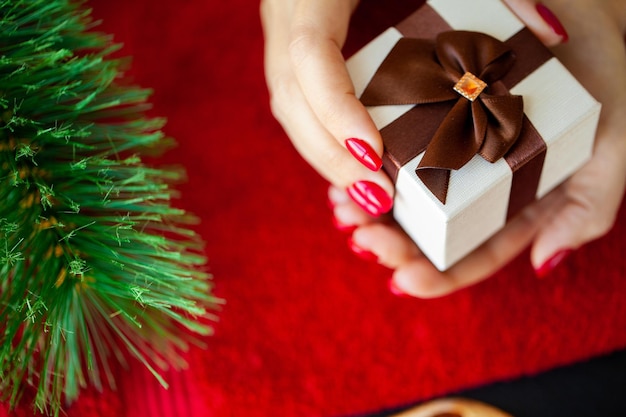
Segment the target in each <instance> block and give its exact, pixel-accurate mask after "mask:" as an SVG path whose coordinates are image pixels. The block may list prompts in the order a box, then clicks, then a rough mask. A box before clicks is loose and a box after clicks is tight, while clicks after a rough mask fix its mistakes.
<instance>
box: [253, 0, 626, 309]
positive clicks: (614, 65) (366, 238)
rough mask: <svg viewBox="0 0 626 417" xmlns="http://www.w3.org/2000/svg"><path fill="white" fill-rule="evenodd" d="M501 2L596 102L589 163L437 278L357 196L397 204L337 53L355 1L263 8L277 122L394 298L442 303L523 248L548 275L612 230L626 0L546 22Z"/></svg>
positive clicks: (624, 172)
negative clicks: (353, 144) (371, 194)
mask: <svg viewBox="0 0 626 417" xmlns="http://www.w3.org/2000/svg"><path fill="white" fill-rule="evenodd" d="M505 3H506V4H507V5H508V6H509V7H510V8H511V9H512V10H513V11H514V12H515V13H516V14H517V15H518V16H519V17H520V18H521V19H522V20H524V22H525V23H526V25H527V26H528V27H529V28H530V29H531V30H533V32H534V33H535V34H536V35H537V36H538V37H539V38H540V39H541V40H542V41H543V42H544V44H546V45H548V46H551V47H553V51H554V52H555V54H556V55H557V56H558V57H559V58H560V59H561V61H562V62H563V63H564V64H565V65H566V66H567V67H568V68H569V69H570V71H572V72H573V73H574V75H576V76H577V78H578V79H579V80H580V81H581V82H582V83H583V85H585V86H586V87H587V89H588V90H589V91H590V92H591V93H592V94H593V95H594V96H595V97H596V99H598V100H599V101H600V102H601V103H602V104H603V109H602V113H601V117H600V124H599V128H598V132H597V137H596V145H595V149H594V155H593V157H592V159H591V160H590V161H589V162H588V163H587V164H586V165H585V166H584V167H583V168H582V169H581V170H580V171H579V172H577V173H576V174H575V175H574V176H572V177H571V178H570V179H569V180H568V181H567V182H565V183H564V184H563V185H561V186H560V187H558V188H557V189H555V190H554V191H553V192H551V193H550V194H549V195H547V196H546V197H544V198H543V199H541V200H540V201H539V202H537V203H535V204H533V205H531V206H530V207H528V208H527V209H525V210H524V211H523V212H522V213H521V214H520V215H518V216H517V217H516V218H515V219H513V220H512V221H511V222H509V223H508V224H507V226H506V227H505V228H503V229H502V230H501V231H500V232H499V233H497V234H496V235H495V236H494V237H493V238H491V239H490V240H489V241H487V242H486V243H485V244H483V245H482V246H481V247H479V248H478V249H476V250H475V251H474V252H472V254H470V255H468V256H467V257H466V258H464V259H463V260H461V261H460V262H458V263H457V264H456V265H454V266H453V267H452V268H450V269H449V270H447V271H445V272H440V271H438V270H437V269H436V268H434V266H433V265H432V264H431V263H430V262H429V261H428V260H427V259H426V258H425V257H424V256H423V255H422V254H421V252H420V251H419V248H417V247H416V246H415V244H414V243H413V242H412V241H411V240H410V238H409V237H408V236H407V235H406V234H405V233H404V232H403V231H402V230H401V229H400V228H399V227H398V226H397V224H395V223H394V222H393V221H391V219H390V218H389V216H388V215H386V214H384V213H383V212H384V211H387V210H388V209H389V208H390V205H386V204H385V203H386V202H385V201H384V198H380V199H379V200H382V201H378V202H376V201H375V202H374V204H373V205H368V204H363V201H362V200H360V198H359V197H361V196H362V193H360V191H359V190H361V188H362V187H361V188H357V191H355V184H360V185H361V186H362V184H366V186H368V187H373V189H374V190H375V191H377V192H379V194H380V193H381V192H382V193H384V194H386V195H388V196H392V195H393V185H392V184H391V182H390V180H389V179H388V178H387V177H386V176H385V175H384V173H382V172H381V171H380V170H379V169H378V165H377V164H376V162H378V161H377V160H376V157H377V156H378V157H379V156H380V155H381V154H382V140H381V139H380V135H379V133H378V131H377V130H376V128H375V127H374V125H373V123H372V121H371V119H370V118H369V115H368V114H367V112H366V110H365V109H364V107H363V106H362V105H361V104H360V102H359V101H358V100H357V99H356V97H355V96H354V92H353V89H352V84H351V82H350V79H349V77H348V75H347V72H346V70H345V65H344V61H343V58H342V56H341V53H340V48H341V46H342V45H343V42H344V40H345V36H346V32H347V25H348V21H349V18H350V14H351V13H352V11H353V10H354V8H355V7H356V5H357V2H356V1H345V2H337V1H333V0H315V1H309V0H266V1H264V2H263V3H262V6H261V11H262V18H263V23H264V30H265V35H266V76H267V81H268V87H269V90H270V94H271V103H272V110H273V112H274V115H275V116H276V118H277V119H278V120H279V121H280V122H281V124H282V125H283V127H284V128H285V130H286V132H287V134H288V136H289V137H290V139H291V141H292V142H293V144H294V146H295V147H296V149H297V150H298V151H299V152H300V154H301V155H302V156H303V157H304V158H305V159H306V160H307V161H308V162H309V163H310V164H311V165H312V166H313V167H314V168H315V169H316V170H317V171H318V172H319V173H320V174H321V175H322V176H323V177H325V178H326V179H328V180H329V181H330V182H331V184H332V186H331V187H330V189H329V200H330V202H331V205H332V207H333V214H334V217H335V219H336V224H338V225H340V227H342V228H346V229H350V230H352V229H355V230H354V232H353V234H352V236H351V239H350V242H351V246H352V248H353V249H354V250H355V251H356V252H358V253H360V254H361V255H367V257H369V258H376V259H377V260H378V262H379V263H381V264H382V265H385V266H387V267H389V268H391V269H393V271H394V272H393V278H392V281H391V283H392V288H393V289H394V290H395V291H397V292H401V293H405V294H410V295H414V296H418V297H436V296H442V295H445V294H448V293H450V292H453V291H455V290H457V289H460V288H463V287H465V286H468V285H471V284H473V283H476V282H479V281H482V280H483V279H486V278H487V277H489V276H491V275H492V274H493V273H495V272H496V271H497V270H498V269H500V268H501V267H502V266H504V265H505V264H507V263H508V262H509V261H510V260H511V259H513V258H514V257H516V256H517V255H518V254H519V253H520V252H521V251H523V250H524V249H525V248H526V247H528V245H532V249H531V263H532V265H533V267H534V268H535V270H536V271H537V272H538V274H539V275H545V274H547V273H548V272H549V271H550V270H551V269H552V268H553V267H554V266H556V264H558V262H559V261H561V260H562V259H563V258H564V257H565V256H566V255H567V254H568V253H570V252H571V251H572V250H575V249H577V248H579V247H580V246H582V245H584V244H585V243H587V242H589V241H591V240H594V239H596V238H598V237H600V236H602V235H604V234H605V233H606V232H607V231H608V230H610V229H611V227H612V225H613V224H614V221H615V216H616V213H617V210H618V208H619V205H620V202H621V200H622V198H623V194H624V187H625V181H626V163H625V162H624V161H625V160H626V159H625V158H626V118H625V117H624V115H625V114H626V52H625V47H624V33H625V32H626V0H546V1H544V2H543V4H545V6H547V7H548V9H547V10H548V15H547V20H546V14H545V13H543V14H542V13H539V12H540V11H545V10H546V9H545V8H544V7H543V5H542V6H539V8H538V7H537V3H536V2H535V1H530V0H507V1H505ZM550 10H551V11H552V12H553V14H551V13H549V11H550ZM556 16H558V18H556ZM554 19H556V21H557V23H555V21H554ZM559 23H560V24H562V27H559V26H560V25H559ZM563 30H566V33H567V35H569V36H567V35H565V34H564V32H563ZM568 37H569V39H567V38H568ZM565 40H568V41H567V42H566V43H563V41H565ZM348 138H358V139H359V142H357V145H359V146H364V148H361V149H365V150H366V151H367V150H369V151H370V153H369V154H368V155H367V156H370V158H369V159H367V160H363V158H361V161H359V160H358V158H357V157H355V156H354V155H353V154H351V153H350V152H349V150H348V149H346V146H347V145H350V143H346V141H345V140H346V139H348ZM368 147H369V148H368ZM357 155H361V156H362V155H363V153H359V152H357ZM355 194H356V197H357V198H356V199H355ZM351 197H352V198H351ZM355 200H356V201H357V202H359V203H360V204H357V203H355ZM366 203H367V202H366ZM376 203H378V204H376Z"/></svg>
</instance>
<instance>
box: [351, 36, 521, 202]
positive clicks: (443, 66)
mask: <svg viewBox="0 0 626 417" xmlns="http://www.w3.org/2000/svg"><path fill="white" fill-rule="evenodd" d="M513 61H514V56H513V53H512V51H511V50H510V48H509V47H508V46H507V45H505V44H504V43H503V42H500V41H499V40H497V39H494V38H492V37H491V36H489V35H485V34H483V33H477V32H467V31H452V32H443V33H440V34H439V35H438V36H437V39H436V40H435V41H434V42H433V41H431V40H426V39H410V38H402V39H400V40H399V41H398V43H397V44H396V45H395V46H394V47H393V49H392V50H391V52H390V53H389V55H387V57H386V58H385V60H384V61H383V63H382V64H381V65H380V67H379V68H378V70H377V71H376V74H375V75H374V77H373V78H372V80H371V81H370V83H369V84H368V86H367V87H366V89H365V91H364V92H363V95H362V96H361V102H362V103H363V104H365V105H366V106H380V105H396V104H417V105H426V104H429V103H440V102H449V103H450V111H449V113H448V114H447V115H446V117H445V118H444V120H443V122H442V123H441V125H440V126H439V128H438V129H437V131H436V133H435V135H434V136H433V138H432V139H431V141H430V143H429V144H428V146H427V148H426V152H425V153H424V157H423V158H422V160H421V161H420V163H419V165H418V167H417V169H416V174H417V175H418V176H419V178H420V179H421V180H422V181H423V182H424V184H425V185H426V186H427V187H428V189H429V190H431V192H432V193H433V194H434V195H435V196H436V197H437V198H438V199H439V200H440V201H441V202H442V203H444V204H445V202H446V195H447V190H448V182H449V179H450V170H453V169H455V170H456V169H459V168H461V167H462V166H463V165H465V164H466V163H467V162H468V161H469V160H470V159H472V157H473V156H474V155H475V154H477V153H478V154H479V155H481V156H482V157H483V158H485V159H486V160H487V161H489V162H495V161H497V160H498V159H500V158H502V157H503V156H504V155H505V154H506V153H507V151H508V150H509V149H510V148H511V146H512V145H513V143H514V142H515V140H516V139H517V138H518V136H519V134H520V131H521V127H522V119H523V117H524V110H523V102H522V97H521V96H514V95H510V94H509V93H508V90H507V89H506V87H504V85H503V84H502V83H501V82H498V80H500V79H501V78H502V77H503V76H504V75H505V74H506V73H507V72H508V71H509V69H510V68H511V67H512V66H513ZM466 72H470V73H472V74H474V75H475V76H477V77H478V78H479V79H481V80H482V81H484V82H485V83H487V86H488V87H487V88H486V89H485V90H484V91H483V92H482V93H481V94H480V95H479V96H478V98H477V99H475V100H474V101H470V100H468V99H467V98H465V97H463V96H462V95H460V94H459V93H457V92H456V91H455V90H454V85H455V84H456V83H457V82H458V81H459V79H460V78H461V77H462V76H463V74H465V73H466ZM416 128H419V126H418V127H416Z"/></svg>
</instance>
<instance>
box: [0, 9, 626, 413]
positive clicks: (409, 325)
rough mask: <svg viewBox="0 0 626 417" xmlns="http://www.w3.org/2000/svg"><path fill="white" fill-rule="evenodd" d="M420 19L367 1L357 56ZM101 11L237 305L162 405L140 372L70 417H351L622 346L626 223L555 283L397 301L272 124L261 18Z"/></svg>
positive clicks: (487, 286)
mask: <svg viewBox="0 0 626 417" xmlns="http://www.w3.org/2000/svg"><path fill="white" fill-rule="evenodd" d="M420 3H421V2H420V1H413V2H407V1H400V0H398V1H389V2H385V5H384V6H382V5H381V2H378V1H369V2H365V3H364V4H363V10H361V11H359V14H358V15H357V17H356V18H355V26H356V27H358V28H355V30H357V32H355V33H353V34H352V35H351V40H350V42H351V46H350V47H349V48H351V50H354V49H355V48H356V47H358V46H359V45H361V44H363V43H364V42H365V41H367V40H368V39H369V38H370V37H372V36H374V35H375V34H376V33H378V32H380V31H382V30H383V29H384V28H385V27H386V26H388V25H390V24H393V23H395V22H396V21H398V20H400V19H401V18H402V17H403V16H404V15H405V14H406V13H408V12H409V11H410V10H412V9H414V8H415V7H417V5H419V4H420ZM91 5H92V6H93V7H94V13H95V15H96V16H98V17H101V18H103V19H104V24H103V26H102V28H103V29H104V30H106V31H108V32H112V33H114V34H115V39H116V40H117V41H120V42H123V43H124V44H125V47H124V49H123V52H124V54H125V55H132V56H133V57H134V58H133V71H132V72H131V75H132V76H133V77H134V80H135V81H136V82H137V83H139V84H141V85H142V86H146V87H151V88H154V90H155V94H154V97H153V100H152V101H153V103H154V112H153V113H154V114H155V115H159V116H166V117H167V118H168V119H169V123H168V125H167V127H166V132H167V133H168V134H169V135H172V136H173V137H175V138H176V139H177V140H178V141H179V143H180V146H179V147H178V148H177V149H175V150H173V151H172V152H170V153H169V154H168V155H167V161H168V162H177V163H182V164H185V165H186V167H187V169H188V173H189V182H188V183H187V184H185V185H183V186H181V187H180V189H181V191H182V195H183V199H182V202H181V205H182V206H184V207H185V208H187V209H190V210H191V211H193V212H195V213H196V214H198V215H199V216H200V217H201V218H202V224H201V225H200V226H199V231H200V232H201V234H202V235H203V236H204V238H205V239H206V241H207V242H208V245H207V249H206V251H207V254H208V256H209V258H210V265H211V270H212V273H213V274H214V277H215V283H216V292H217V294H218V295H219V296H221V297H224V298H225V299H226V300H227V304H226V305H225V307H224V308H223V311H222V312H221V313H220V322H219V323H218V324H217V325H216V326H215V330H216V331H215V335H214V336H212V337H209V338H207V339H206V342H207V344H208V348H207V349H206V350H201V349H192V350H191V351H190V352H189V353H188V354H187V355H186V360H187V361H188V364H189V366H188V369H186V370H184V371H182V372H174V371H166V372H165V377H166V379H167V381H168V382H169V383H170V389H169V390H164V389H162V388H161V387H160V386H159V384H158V383H157V381H156V380H155V379H154V378H152V377H151V376H150V375H149V374H148V373H147V372H146V371H145V370H144V369H142V366H141V365H139V364H138V363H131V364H130V366H129V368H128V369H123V368H121V367H119V368H117V370H116V372H117V377H118V381H119V386H118V387H117V390H116V391H114V390H111V389H105V391H104V392H102V393H100V392H96V391H95V390H93V389H90V390H86V391H85V392H84V393H83V395H82V396H81V398H80V400H79V401H78V402H77V403H75V404H73V405H72V406H71V407H69V408H67V413H68V415H69V416H71V417H74V416H101V417H113V416H115V417H124V416H129V417H143V416H151V417H157V416H158V417H165V416H167V417H170V416H172V417H174V416H190V415H193V416H196V417H202V416H248V417H257V416H258V417H261V416H340V415H350V414H355V413H360V412H366V411H370V410H377V409H381V408H384V407H390V406H394V405H398V404H402V403H408V402H412V401H416V400H419V399H426V398H429V397H433V396H437V395H441V394H445V393H447V392H450V391H453V390H457V389H460V388H465V387H471V386H476V385H479V384H484V383H487V382H490V381H495V380H501V379H509V378H515V377H519V376H521V375H528V374H533V373H537V372H539V371H542V370H546V369H550V368H553V367H555V366H558V365H562V364H568V363H572V362H575V361H579V360H583V359H586V358H589V357H592V356H595V355H599V354H602V353H606V352H610V351H613V350H616V349H619V348H624V347H626V331H624V329H626V302H625V301H626V279H625V276H626V271H625V270H626V258H625V257H624V245H623V242H624V235H625V234H626V212H625V210H624V209H622V211H621V214H620V218H619V220H618V222H617V225H616V227H615V229H614V230H613V231H612V232H611V233H610V234H609V235H608V236H607V237H605V238H603V239H601V240H599V241H597V242H594V243H592V244H590V245H588V246H587V247H584V248H582V249H581V250H579V251H577V252H576V253H575V254H573V255H572V256H571V257H570V258H568V259H567V260H566V261H565V262H564V264H563V265H561V266H559V267H558V269H557V270H555V271H554V273H553V274H552V275H551V276H550V277H549V278H546V279H543V280H539V279H537V278H535V276H534V274H533V271H532V269H531V268H530V266H529V263H528V261H527V258H528V254H523V255H522V256H521V257H520V258H519V259H517V260H516V261H514V262H513V263H512V264H511V265H509V266H508V267H507V268H505V269H504V270H503V271H501V272H500V273H498V274H497V275H496V276H494V277H493V278H491V279H489V280H487V281H486V282H484V283H481V284H479V285H476V286H474V287H471V288H468V289H466V290H463V291H460V292H458V293H456V294H454V295H451V296H448V297H444V298H441V299H436V300H430V301H422V300H416V299H408V298H397V297H395V296H393V295H391V294H390V293H389V291H388V290H387V280H388V277H389V275H390V272H389V271H388V270H386V269H384V268H382V267H380V266H377V265H375V264H369V263H365V262H363V261H361V260H359V259H357V258H356V257H354V256H353V255H352V253H351V252H350V251H349V249H348V247H347V245H346V243H345V236H344V235H342V234H340V233H339V232H338V231H336V230H335V229H334V228H333V226H332V224H331V218H330V212H329V210H328V209H327V207H326V202H325V193H326V187H327V184H326V183H325V182H324V181H323V180H322V179H321V178H320V177H318V175H317V174H316V173H315V172H314V171H313V170H312V169H311V168H310V167H309V166H308V165H307V164H306V163H305V162H304V161H303V160H302V159H301V158H300V157H299V156H298V154H297V153H296V152H295V150H294V149H293V148H292V146H291V144H290V142H289V140H288V139H287V137H286V136H285V134H284V133H283V131H282V129H281V128H280V126H279V125H278V124H277V123H276V122H275V121H274V120H273V118H272V116H271V114H270V110H269V106H268V95H267V90H266V87H265V83H264V79H263V63H262V58H263V40H262V33H261V26H260V22H259V17H258V2H255V1H250V0H229V1H217V0H208V1H207V0H186V1H177V2H154V1H149V0H133V1H122V0H115V1H113V0H108V1H104V0H102V1H95V0H94V1H92V2H91ZM381 9H384V10H381ZM6 415H8V414H7V412H6V411H5V409H4V408H2V407H0V417H5V416H6ZM17 415H24V416H27V415H32V411H31V410H30V409H29V408H27V407H24V408H23V409H21V410H18V412H17Z"/></svg>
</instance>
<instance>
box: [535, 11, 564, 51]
mask: <svg viewBox="0 0 626 417" xmlns="http://www.w3.org/2000/svg"><path fill="white" fill-rule="evenodd" d="M536 7H537V12H538V13H539V15H540V16H541V17H542V18H543V20H545V21H546V23H547V24H548V25H549V26H550V27H551V28H552V30H553V31H554V33H556V34H557V35H559V36H560V37H561V39H562V42H563V43H565V42H567V41H568V39H569V35H568V34H567V31H566V30H565V27H563V24H562V23H561V21H560V20H559V19H558V18H557V17H556V15H555V14H554V13H552V10H550V9H548V8H547V7H546V6H544V5H543V4H541V3H537V6H536Z"/></svg>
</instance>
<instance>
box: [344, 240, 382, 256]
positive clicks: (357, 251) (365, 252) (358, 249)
mask: <svg viewBox="0 0 626 417" xmlns="http://www.w3.org/2000/svg"><path fill="white" fill-rule="evenodd" d="M348 247H349V248H350V250H351V251H352V252H353V253H354V254H355V255H356V256H358V257H359V258H361V259H363V260H366V261H372V262H378V256H376V254H375V253H373V252H370V251H368V250H365V249H363V248H362V247H360V246H359V245H357V244H356V243H354V239H352V236H350V237H349V238H348Z"/></svg>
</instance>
